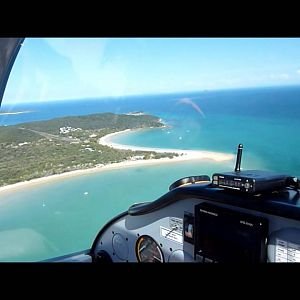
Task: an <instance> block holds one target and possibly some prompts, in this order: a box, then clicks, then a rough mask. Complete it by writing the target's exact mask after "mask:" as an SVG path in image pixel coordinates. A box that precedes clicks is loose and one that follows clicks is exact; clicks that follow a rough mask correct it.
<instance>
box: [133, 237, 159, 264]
mask: <svg viewBox="0 0 300 300" xmlns="http://www.w3.org/2000/svg"><path fill="white" fill-rule="evenodd" d="M135 251H136V257H137V260H138V262H157V263H162V262H164V256H163V253H162V250H161V249H160V247H159V245H158V244H157V243H156V242H155V241H154V239H153V238H152V237H150V236H148V235H142V236H141V237H139V239H138V240H137V242H136V248H135Z"/></svg>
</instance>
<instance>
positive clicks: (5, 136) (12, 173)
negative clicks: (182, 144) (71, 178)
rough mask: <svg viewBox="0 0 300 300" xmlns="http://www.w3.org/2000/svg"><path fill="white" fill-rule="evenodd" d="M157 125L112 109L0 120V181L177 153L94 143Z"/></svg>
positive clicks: (147, 117)
mask: <svg viewBox="0 0 300 300" xmlns="http://www.w3.org/2000/svg"><path fill="white" fill-rule="evenodd" d="M161 126H163V124H162V123H160V122H159V119H158V118H157V117H154V116H150V115H117V114H113V113H104V114H93V115H87V116H74V117H64V118H56V119H52V120H48V121H39V122H30V123H23V124H18V125H14V126H0V151H1V158H0V186H3V185H7V184H13V183H16V182H20V181H25V180H30V179H33V178H39V177H44V176H48V175H52V174H60V173H63V172H68V171H73V170H79V169H86V168H91V167H95V166H97V165H106V164H110V163H115V162H121V161H124V160H137V159H150V158H156V159H158V158H162V157H174V156H177V154H174V153H156V152H145V151H130V150H117V149H112V148H110V147H107V146H103V145H100V144H99V143H98V140H99V138H100V137H102V136H104V135H106V134H109V133H112V132H116V131H120V130H125V129H136V128H150V127H161Z"/></svg>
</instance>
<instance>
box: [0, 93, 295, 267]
mask: <svg viewBox="0 0 300 300" xmlns="http://www.w3.org/2000/svg"><path fill="white" fill-rule="evenodd" d="M1 111H6V112H7V111H11V112H19V111H31V112H29V113H24V114H16V115H0V125H3V126H4V125H6V126H7V125H12V124H18V123H22V122H30V121H36V120H46V119H52V118H55V117H61V116H70V115H86V114H92V113H99V112H114V113H128V112H133V111H142V112H144V113H147V114H153V115H156V116H158V117H159V118H161V119H162V120H163V121H164V122H165V123H166V124H167V125H168V126H167V127H166V128H160V129H151V130H142V131H137V132H131V133H128V134H125V135H123V136H117V137H116V138H115V141H116V142H118V143H123V144H131V145H139V146H150V147H151V146H153V147H162V148H178V149H197V150H209V151H218V152H226V153H232V154H235V153H236V148H237V145H238V144H239V143H242V144H243V145H244V153H243V158H242V167H243V168H244V169H258V168H260V169H267V170H273V171H277V172H282V173H286V174H290V175H295V176H298V177H300V155H299V149H300V138H299V134H298V132H299V129H300V118H299V116H300V87H276V88H259V89H239V90H224V91H203V92H197V93H196V92H193V93H188V92H185V93H178V94H164V95H148V96H131V97H123V98H107V99H78V100H76V101H75V100H69V101H56V102H49V103H38V104H37V103H34V104H26V103H24V104H15V105H10V106H8V105H5V103H3V104H2V107H1ZM1 111H0V112H1ZM233 168H234V161H229V162H224V163H215V162H199V163H191V162H184V163H183V162H181V163H174V164H166V165H161V166H160V165H156V166H144V167H134V168H133V167H131V168H128V169H122V170H112V171H107V172H101V173H95V174H89V175H84V176H80V177H76V178H75V177H74V178H70V179H66V180H64V181H60V182H49V183H45V184H43V185H40V186H35V187H31V188H30V189H28V188H27V189H24V190H20V191H17V192H14V193H8V192H5V193H3V192H2V193H0V197H1V198H2V199H1V201H0V228H1V232H0V260H8V261H32V260H40V259H46V258H49V257H53V256H57V255H62V254H66V253H69V252H72V251H79V250H82V249H86V248H89V247H90V246H91V243H92V241H93V238H94V237H95V235H96V234H97V232H98V230H99V228H100V227H101V226H103V225H104V224H105V222H107V221H108V220H109V218H111V217H112V216H114V215H115V214H116V213H118V212H121V211H123V210H126V209H127V208H128V206H130V205H131V204H133V203H134V202H142V201H152V200H155V199H156V198H158V197H159V196H160V195H162V194H163V193H165V192H167V190H168V186H169V185H170V184H171V183H172V182H173V181H175V180H177V179H179V178H181V177H185V176H189V175H200V174H207V175H209V176H211V175H212V173H213V172H216V171H230V170H233ZM158 174H160V175H161V176H158ZM158 177H159V178H161V179H160V180H159V181H158V180H157V178H158ZM121 179H122V180H121ZM86 192H88V195H87V194H85V193H86ZM20 239H21V242H20ZM22 241H23V246H20V245H22ZM16 245H18V249H17V250H16ZM22 247H23V248H22Z"/></svg>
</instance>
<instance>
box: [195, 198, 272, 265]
mask: <svg viewBox="0 0 300 300" xmlns="http://www.w3.org/2000/svg"><path fill="white" fill-rule="evenodd" d="M267 234H268V220H267V219H265V218H263V217H257V216H253V215H249V214H245V213H240V212H237V211H232V210H230V209H225V208H223V207H219V206H216V205H212V204H210V203H207V202H204V203H200V204H198V205H196V206H195V256H198V257H201V258H203V261H213V262H246V263H255V262H263V261H265V259H266V237H267Z"/></svg>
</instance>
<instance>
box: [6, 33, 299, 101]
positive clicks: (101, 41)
mask: <svg viewBox="0 0 300 300" xmlns="http://www.w3.org/2000/svg"><path fill="white" fill-rule="evenodd" d="M285 85H300V38H26V39H25V41H24V43H23V46H22V48H21V50H20V52H19V55H18V57H17V59H16V61H15V64H14V66H13V69H12V71H11V75H10V78H9V80H8V84H7V87H6V91H5V94H4V98H3V104H5V103H17V102H43V101H52V100H65V99H80V98H101V97H120V96H127V95H139V94H159V93H173V92H182V91H202V90H218V89H232V88H247V87H263V86H285Z"/></svg>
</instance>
